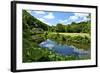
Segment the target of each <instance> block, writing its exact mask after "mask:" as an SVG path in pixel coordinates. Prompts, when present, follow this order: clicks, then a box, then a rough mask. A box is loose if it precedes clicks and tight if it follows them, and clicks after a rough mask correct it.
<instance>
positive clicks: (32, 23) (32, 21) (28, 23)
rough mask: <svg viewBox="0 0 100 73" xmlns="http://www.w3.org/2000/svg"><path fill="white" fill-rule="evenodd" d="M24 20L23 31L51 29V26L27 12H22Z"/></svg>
mask: <svg viewBox="0 0 100 73" xmlns="http://www.w3.org/2000/svg"><path fill="white" fill-rule="evenodd" d="M22 18H23V29H32V28H41V29H43V30H45V31H46V30H48V28H49V25H47V24H45V23H43V22H42V21H40V20H38V19H37V18H35V17H34V16H32V15H30V14H29V13H28V12H27V11H26V10H23V11H22Z"/></svg>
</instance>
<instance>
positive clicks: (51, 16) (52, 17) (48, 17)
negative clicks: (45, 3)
mask: <svg viewBox="0 0 100 73" xmlns="http://www.w3.org/2000/svg"><path fill="white" fill-rule="evenodd" d="M44 18H45V19H54V18H55V17H54V15H53V13H48V15H45V16H44Z"/></svg>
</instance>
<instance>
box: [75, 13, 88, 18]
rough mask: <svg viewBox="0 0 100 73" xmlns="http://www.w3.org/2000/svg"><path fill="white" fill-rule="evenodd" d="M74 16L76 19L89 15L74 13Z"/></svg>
mask: <svg viewBox="0 0 100 73" xmlns="http://www.w3.org/2000/svg"><path fill="white" fill-rule="evenodd" d="M74 15H75V16H77V17H87V16H88V15H89V14H88V13H74Z"/></svg>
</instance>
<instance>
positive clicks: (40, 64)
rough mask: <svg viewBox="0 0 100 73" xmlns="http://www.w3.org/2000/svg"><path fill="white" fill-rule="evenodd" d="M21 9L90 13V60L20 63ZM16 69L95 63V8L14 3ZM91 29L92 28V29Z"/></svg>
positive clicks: (76, 65)
mask: <svg viewBox="0 0 100 73" xmlns="http://www.w3.org/2000/svg"><path fill="white" fill-rule="evenodd" d="M22 9H27V10H45V11H63V12H64V11H65V12H86V13H91V32H92V33H91V36H92V37H91V45H92V46H91V47H92V48H91V60H80V61H67V63H66V61H59V62H49V63H48V62H37V63H36V62H35V63H22V26H21V25H22ZM16 11H17V12H16V16H17V18H16V26H17V27H16V28H17V36H16V43H17V45H16V46H17V47H16V70H25V69H26V70H27V69H43V68H56V67H78V66H90V65H96V23H97V22H96V8H92V7H91V8H88V7H78V6H76V7H71V6H68V7H67V6H52V5H39V4H35V5H34V4H30V5H28V4H16ZM92 29H93V30H92Z"/></svg>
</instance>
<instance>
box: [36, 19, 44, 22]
mask: <svg viewBox="0 0 100 73" xmlns="http://www.w3.org/2000/svg"><path fill="white" fill-rule="evenodd" d="M37 19H39V20H40V21H42V22H44V21H45V19H43V18H37Z"/></svg>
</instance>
